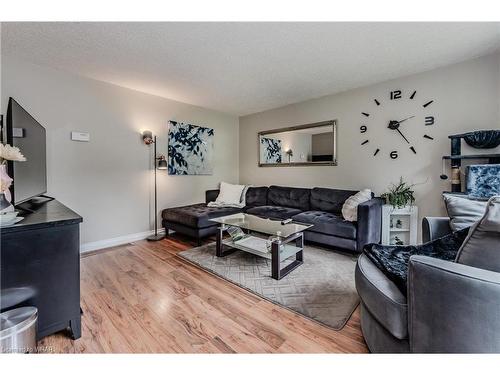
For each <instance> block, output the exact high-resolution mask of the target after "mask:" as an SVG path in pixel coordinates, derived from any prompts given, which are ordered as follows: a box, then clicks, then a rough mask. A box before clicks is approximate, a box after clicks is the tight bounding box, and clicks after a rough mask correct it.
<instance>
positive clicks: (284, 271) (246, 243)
mask: <svg viewBox="0 0 500 375" xmlns="http://www.w3.org/2000/svg"><path fill="white" fill-rule="evenodd" d="M211 221H214V222H216V223H219V224H220V226H219V228H218V230H217V243H216V255H217V256H218V257H224V256H226V255H229V254H231V253H233V252H234V251H236V250H242V251H245V252H247V253H251V254H254V255H257V256H260V257H263V258H266V259H270V260H271V277H272V278H273V279H276V280H280V279H282V278H283V277H285V276H286V275H288V274H289V273H290V272H292V271H293V270H294V269H295V268H297V267H298V266H300V265H301V264H302V263H303V262H304V255H303V250H304V233H303V232H304V231H305V230H306V229H308V228H311V227H312V225H309V224H301V223H295V222H291V223H288V224H281V221H279V220H271V219H264V218H261V217H258V216H255V215H249V214H244V213H239V214H234V215H228V216H221V217H218V218H215V219H211ZM235 227H236V228H240V229H242V230H243V232H244V233H243V235H240V236H239V238H237V239H235V240H233V239H232V238H229V239H227V240H223V235H224V232H225V231H228V230H229V231H231V229H230V228H235ZM255 234H260V235H268V236H271V238H270V239H268V238H262V237H261V236H258V235H255ZM224 247H230V248H231V249H229V250H225V249H224ZM292 256H295V259H294V260H293V261H292V262H291V263H290V264H288V265H286V266H285V267H283V268H281V263H282V261H284V260H285V259H288V258H290V257H292Z"/></svg>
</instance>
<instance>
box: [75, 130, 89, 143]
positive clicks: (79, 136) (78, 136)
mask: <svg viewBox="0 0 500 375" xmlns="http://www.w3.org/2000/svg"><path fill="white" fill-rule="evenodd" d="M71 140H72V141H77V142H88V141H90V133H83V132H71Z"/></svg>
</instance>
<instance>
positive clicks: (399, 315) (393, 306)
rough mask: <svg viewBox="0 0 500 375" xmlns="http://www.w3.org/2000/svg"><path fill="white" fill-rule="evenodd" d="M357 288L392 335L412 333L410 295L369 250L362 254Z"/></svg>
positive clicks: (357, 268)
mask: <svg viewBox="0 0 500 375" xmlns="http://www.w3.org/2000/svg"><path fill="white" fill-rule="evenodd" d="M355 279H356V289H357V291H358V294H359V297H360V298H361V301H363V304H364V305H365V307H366V308H367V309H368V311H369V312H370V314H371V315H372V316H373V317H374V318H375V319H376V320H377V321H378V322H379V323H380V324H381V325H382V326H383V327H385V329H387V330H388V331H389V332H390V333H391V334H392V335H394V336H395V337H397V338H398V339H400V340H402V339H404V338H406V337H407V336H408V305H407V301H406V297H405V296H404V295H403V294H402V293H401V291H400V290H399V289H398V288H397V287H396V285H395V284H394V283H393V282H392V281H391V280H389V279H388V278H387V277H386V276H385V275H384V274H383V273H382V271H380V270H379V269H378V268H377V267H376V266H375V265H374V264H373V263H372V262H371V260H370V259H368V257H367V256H366V255H365V254H362V255H361V256H360V257H359V258H358V263H357V264H356V271H355Z"/></svg>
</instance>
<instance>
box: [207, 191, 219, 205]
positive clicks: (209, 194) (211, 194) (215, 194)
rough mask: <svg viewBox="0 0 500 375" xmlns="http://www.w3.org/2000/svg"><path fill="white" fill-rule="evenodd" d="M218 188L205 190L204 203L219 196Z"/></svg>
mask: <svg viewBox="0 0 500 375" xmlns="http://www.w3.org/2000/svg"><path fill="white" fill-rule="evenodd" d="M219 191H220V190H219V189H214V190H207V191H205V203H210V202H215V200H216V199H217V197H218V196H219Z"/></svg>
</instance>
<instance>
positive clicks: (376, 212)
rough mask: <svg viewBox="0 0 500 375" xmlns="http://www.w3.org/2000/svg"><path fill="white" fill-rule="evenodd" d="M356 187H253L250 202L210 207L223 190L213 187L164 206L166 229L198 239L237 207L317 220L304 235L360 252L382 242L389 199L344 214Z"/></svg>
mask: <svg viewBox="0 0 500 375" xmlns="http://www.w3.org/2000/svg"><path fill="white" fill-rule="evenodd" d="M356 192H357V191H352V190H338V189H326V188H312V189H304V188H292V187H283V186H270V187H267V186H263V187H250V188H249V189H248V191H247V193H246V206H245V207H244V208H242V209H240V208H214V207H207V205H206V203H208V202H211V201H215V199H216V198H217V196H218V194H219V191H218V190H208V191H207V192H206V203H198V204H193V205H189V206H183V207H174V208H167V209H165V210H163V212H162V218H163V226H164V228H165V232H167V234H168V231H169V230H173V231H176V232H179V233H183V234H185V235H188V236H191V237H194V238H196V239H198V242H200V240H201V239H202V238H204V237H207V236H210V235H213V234H215V232H216V228H217V225H216V224H215V223H213V222H211V221H210V219H212V218H215V217H220V216H225V215H230V214H233V213H238V212H246V213H248V214H252V215H256V216H260V217H265V218H270V219H276V220H283V219H288V218H292V219H293V220H294V221H297V222H302V223H309V224H313V225H314V226H313V227H312V228H310V229H308V230H307V231H306V232H305V240H306V241H309V242H315V243H319V244H322V245H329V246H333V247H336V248H340V249H344V250H349V251H355V252H361V251H362V250H363V246H364V245H365V244H367V243H379V242H380V236H381V220H382V219H381V216H382V205H383V204H384V201H383V200H382V199H381V198H372V199H371V200H369V201H367V202H364V203H362V204H360V205H359V206H358V221H357V222H349V221H346V220H344V219H343V218H342V213H341V210H342V205H343V204H344V202H345V200H346V199H347V198H348V197H350V196H351V195H353V194H355V193H356Z"/></svg>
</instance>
